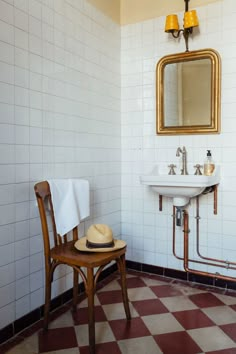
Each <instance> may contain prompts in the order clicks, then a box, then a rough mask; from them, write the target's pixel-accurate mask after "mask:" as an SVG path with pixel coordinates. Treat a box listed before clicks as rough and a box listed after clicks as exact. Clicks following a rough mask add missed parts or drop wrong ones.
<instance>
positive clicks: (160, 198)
mask: <svg viewBox="0 0 236 354" xmlns="http://www.w3.org/2000/svg"><path fill="white" fill-rule="evenodd" d="M159 211H162V195H161V194H159Z"/></svg>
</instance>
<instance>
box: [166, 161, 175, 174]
mask: <svg viewBox="0 0 236 354" xmlns="http://www.w3.org/2000/svg"><path fill="white" fill-rule="evenodd" d="M168 167H169V168H170V171H169V173H168V175H176V173H175V170H174V169H175V167H176V165H174V164H173V163H171V164H170V165H168Z"/></svg>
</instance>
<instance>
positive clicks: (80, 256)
mask: <svg viewBox="0 0 236 354" xmlns="http://www.w3.org/2000/svg"><path fill="white" fill-rule="evenodd" d="M34 190H35V194H36V198H37V202H38V207H39V214H40V218H41V225H42V233H43V242H44V256H45V308H44V329H45V330H47V329H48V322H49V310H50V300H51V283H52V279H53V272H54V270H55V269H56V267H57V266H58V265H59V264H66V265H68V266H70V267H72V268H73V277H74V278H73V310H74V311H75V310H76V305H77V298H78V280H79V274H80V276H81V278H82V280H83V282H84V285H85V291H86V294H87V297H88V318H89V346H90V353H91V354H94V353H95V321H94V294H95V288H96V283H97V280H98V277H99V275H100V274H101V272H102V270H103V269H104V267H105V266H106V265H107V264H109V263H110V262H111V261H116V263H117V266H118V269H119V271H120V276H121V288H122V297H123V303H124V309H125V314H126V318H127V320H130V319H131V315H130V309H129V302H128V294H127V286H126V268H125V253H126V247H125V248H123V249H119V250H116V251H111V252H103V253H88V252H81V251H78V250H77V249H76V248H75V247H74V243H75V241H76V240H78V229H77V227H76V228H74V229H73V241H68V239H67V235H63V236H62V237H61V236H60V235H58V234H57V231H56V224H55V218H54V211H53V204H52V198H51V192H50V187H49V184H48V182H47V181H43V182H39V183H37V184H36V185H35V186H34ZM45 201H46V202H47V208H46V206H45V205H46V204H45ZM46 209H49V217H48V216H47V210H46ZM50 219H51V222H52V231H53V239H54V245H53V247H51V245H50V239H49V230H50V227H49V226H50V225H49V224H48V222H49V220H50ZM82 267H85V268H86V270H87V274H85V272H84V271H83V270H82ZM94 268H98V269H97V271H96V272H94Z"/></svg>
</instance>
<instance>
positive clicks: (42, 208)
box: [34, 181, 78, 258]
mask: <svg viewBox="0 0 236 354" xmlns="http://www.w3.org/2000/svg"><path fill="white" fill-rule="evenodd" d="M34 191H35V195H36V199H37V203H38V207H39V215H40V219H41V225H42V233H43V243H44V254H45V257H46V258H48V257H50V249H51V245H50V235H49V228H50V224H49V220H51V225H52V231H53V241H54V247H57V246H58V245H61V244H62V243H63V242H67V235H64V236H63V237H61V236H60V235H59V234H58V233H57V228H56V223H55V216H54V211H53V203H52V196H51V191H50V186H49V183H48V182H47V181H42V182H39V183H36V184H35V186H34ZM77 239H78V231H77V227H76V228H74V229H73V240H77Z"/></svg>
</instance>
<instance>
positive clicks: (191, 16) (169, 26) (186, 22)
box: [165, 0, 199, 52]
mask: <svg viewBox="0 0 236 354" xmlns="http://www.w3.org/2000/svg"><path fill="white" fill-rule="evenodd" d="M189 1H190V0H184V2H185V13H184V18H183V29H179V22H178V16H177V15H168V16H166V25H165V32H167V33H171V34H172V36H173V37H174V38H179V36H180V34H181V33H183V36H184V39H185V45H186V52H188V51H189V49H188V38H189V35H190V34H192V33H193V27H197V26H198V25H199V23H198V18H197V12H196V10H192V11H189V10H188V3H189Z"/></svg>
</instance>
